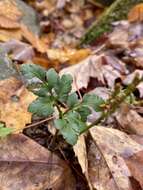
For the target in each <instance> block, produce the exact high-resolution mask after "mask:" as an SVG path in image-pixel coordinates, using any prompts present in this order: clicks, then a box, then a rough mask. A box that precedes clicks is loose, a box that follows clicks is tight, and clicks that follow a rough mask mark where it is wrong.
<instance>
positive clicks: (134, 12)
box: [128, 3, 143, 22]
mask: <svg viewBox="0 0 143 190" xmlns="http://www.w3.org/2000/svg"><path fill="white" fill-rule="evenodd" d="M128 20H129V21H130V22H137V21H143V3H140V4H138V5H136V6H135V7H133V8H132V9H131V10H130V12H129V14H128Z"/></svg>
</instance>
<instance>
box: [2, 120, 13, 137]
mask: <svg viewBox="0 0 143 190" xmlns="http://www.w3.org/2000/svg"><path fill="white" fill-rule="evenodd" d="M12 131H13V129H12V128H6V127H5V126H4V124H3V123H0V138H3V137H6V136H7V135H9V134H11V133H12Z"/></svg>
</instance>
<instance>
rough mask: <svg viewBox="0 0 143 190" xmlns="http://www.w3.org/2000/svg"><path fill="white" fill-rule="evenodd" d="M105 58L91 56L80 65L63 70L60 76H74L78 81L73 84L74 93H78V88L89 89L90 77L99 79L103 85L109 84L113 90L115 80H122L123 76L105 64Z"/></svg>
mask: <svg viewBox="0 0 143 190" xmlns="http://www.w3.org/2000/svg"><path fill="white" fill-rule="evenodd" d="M104 56H105V55H104V54H101V55H91V56H89V57H87V58H86V59H84V60H83V61H81V62H80V63H79V64H77V65H74V66H71V67H68V68H65V69H63V70H62V71H61V72H60V74H64V73H69V74H71V75H72V76H73V78H74V79H75V80H76V84H75V83H73V91H76V90H77V87H78V88H79V89H80V88H83V87H84V88H87V86H88V82H89V79H90V77H93V78H96V79H98V81H100V82H101V83H103V84H106V82H107V84H108V86H109V87H110V88H113V86H114V83H115V80H116V79H117V78H121V74H120V72H119V71H117V70H115V69H114V68H113V67H112V66H111V65H107V64H104V59H103V58H104ZM83 76H84V77H83Z"/></svg>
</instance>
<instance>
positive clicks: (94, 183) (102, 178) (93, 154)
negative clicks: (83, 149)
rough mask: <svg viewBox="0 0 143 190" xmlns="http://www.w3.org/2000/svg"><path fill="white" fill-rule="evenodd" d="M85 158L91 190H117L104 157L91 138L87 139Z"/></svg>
mask: <svg viewBox="0 0 143 190" xmlns="http://www.w3.org/2000/svg"><path fill="white" fill-rule="evenodd" d="M87 159H88V181H89V183H90V184H91V190H94V189H97V190H105V189H106V190H111V189H112V190H118V187H117V185H116V183H115V181H114V179H113V178H112V174H111V172H110V171H109V168H108V166H107V163H106V161H105V159H104V158H103V156H102V154H101V152H100V151H99V149H98V147H97V146H96V144H95V143H94V142H93V141H92V139H88V150H87Z"/></svg>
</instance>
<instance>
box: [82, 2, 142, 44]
mask: <svg viewBox="0 0 143 190" xmlns="http://www.w3.org/2000/svg"><path fill="white" fill-rule="evenodd" d="M139 3H143V0H116V1H115V2H114V3H113V4H112V5H111V6H110V7H109V8H107V10H106V11H105V12H104V13H103V14H102V15H101V16H100V18H99V19H98V20H96V21H95V22H94V23H93V25H92V26H91V27H90V28H89V29H88V31H87V32H86V33H85V35H84V36H83V37H82V39H81V41H80V45H86V44H89V43H91V42H92V41H93V40H96V39H97V38H98V37H100V36H101V35H102V34H104V33H105V32H109V31H111V30H112V25H111V24H112V22H114V21H118V20H122V19H126V18H127V15H128V12H129V10H130V9H131V8H132V7H134V6H135V5H137V4H139Z"/></svg>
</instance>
